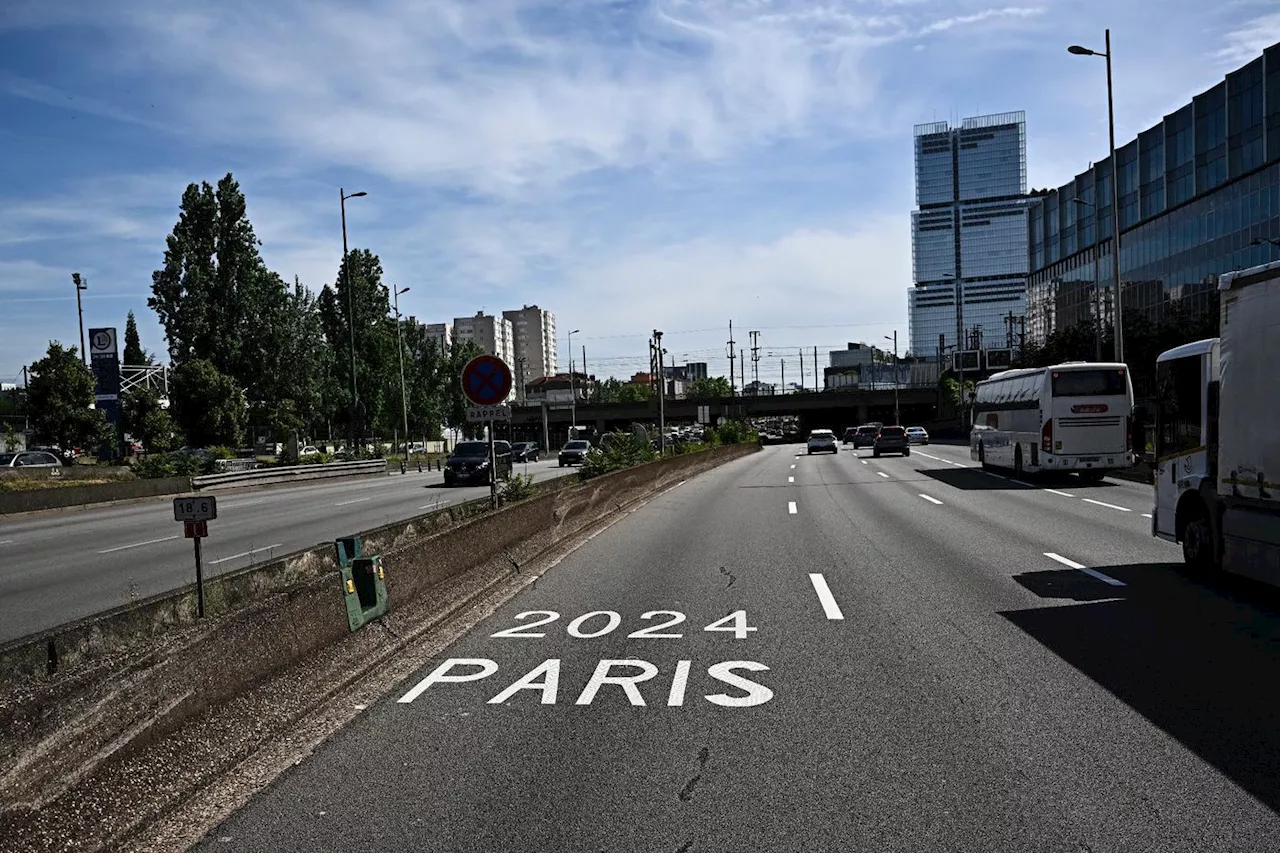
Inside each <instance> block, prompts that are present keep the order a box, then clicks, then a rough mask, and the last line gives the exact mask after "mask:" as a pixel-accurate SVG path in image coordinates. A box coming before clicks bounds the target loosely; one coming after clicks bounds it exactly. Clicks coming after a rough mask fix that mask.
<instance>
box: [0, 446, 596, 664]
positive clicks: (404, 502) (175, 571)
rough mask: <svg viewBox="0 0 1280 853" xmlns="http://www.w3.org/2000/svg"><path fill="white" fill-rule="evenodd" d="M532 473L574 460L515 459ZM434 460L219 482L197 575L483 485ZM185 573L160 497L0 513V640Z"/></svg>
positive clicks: (175, 527)
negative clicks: (427, 466)
mask: <svg viewBox="0 0 1280 853" xmlns="http://www.w3.org/2000/svg"><path fill="white" fill-rule="evenodd" d="M515 468H516V471H517V472H519V473H528V474H533V475H534V477H535V481H537V482H541V481H544V480H548V479H551V478H553V477H557V476H561V475H563V474H567V473H572V472H574V471H576V470H577V469H575V468H559V467H558V466H557V464H556V462H555V460H554V459H553V460H551V461H550V462H548V461H546V460H543V461H541V462H536V463H517V464H516V466H515ZM442 482H443V475H442V474H441V473H440V472H439V471H431V472H423V473H421V474H419V473H417V472H416V471H413V472H411V473H409V474H404V475H401V474H390V475H388V476H386V477H360V478H340V479H334V480H322V481H317V482H315V483H313V484H309V485H303V484H298V485H290V486H273V487H265V488H259V489H247V490H236V491H221V492H216V493H215V494H216V495H217V497H218V518H217V519H216V520H214V521H211V522H209V538H207V539H206V540H205V541H204V544H203V549H204V571H205V577H206V578H208V577H216V576H218V575H219V574H223V573H225V572H228V571H231V570H233V569H239V568H243V567H245V566H249V565H252V564H254V563H261V562H263V561H266V560H270V559H272V558H273V557H277V556H280V555H282V554H288V553H290V552H293V551H297V550H300V549H303V548H309V547H311V546H313V545H316V544H319V543H321V542H325V541H332V540H334V539H336V538H338V537H341V536H347V535H350V534H352V533H359V532H360V531H362V530H369V529H372V528H374V527H378V526H381V525H383V524H389V523H392V522H396V521H403V520H406V519H409V518H412V517H414V516H418V515H422V514H424V513H426V512H428V511H430V510H432V509H435V508H438V507H441V506H445V505H447V504H451V503H460V502H462V501H466V500H471V499H473V498H479V497H484V496H486V495H488V494H489V488H488V486H467V487H460V488H450V489H445V488H443V487H442ZM194 580H195V558H194V555H193V547H192V543H191V541H190V540H188V539H184V538H183V533H182V525H181V524H179V523H178V522H175V521H174V520H173V500H172V498H171V497H165V498H157V499H155V500H148V501H146V502H143V503H136V504H127V505H118V506H102V507H87V508H84V509H76V510H68V511H65V512H50V513H38V514H33V515H28V516H24V517H8V518H6V517H0V642H5V641H7V640H12V639H14V638H17V637H23V636H26V635H28V634H32V633H35V632H37V631H41V630H44V629H46V628H52V627H54V626H57V625H61V624H63V623H65V622H69V621H71V620H73V619H79V618H81V617H84V616H89V615H91V614H93V613H98V612H101V611H103V610H107V609H110V608H112V607H116V606H119V605H121V604H126V603H128V602H129V601H131V600H134V599H138V598H145V597H146V596H149V595H154V594H156V593H160V592H165V591H167V590H171V589H176V588H178V587H180V586H182V585H184V584H188V583H191V582H193V581H194Z"/></svg>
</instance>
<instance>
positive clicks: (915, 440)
mask: <svg viewBox="0 0 1280 853" xmlns="http://www.w3.org/2000/svg"><path fill="white" fill-rule="evenodd" d="M928 443H929V433H928V431H927V430H926V429H925V428H924V427H918V426H916V427H907V444H928Z"/></svg>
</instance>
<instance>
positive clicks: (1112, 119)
mask: <svg viewBox="0 0 1280 853" xmlns="http://www.w3.org/2000/svg"><path fill="white" fill-rule="evenodd" d="M1105 37H1106V46H1107V49H1106V50H1105V51H1103V52H1102V53H1099V52H1098V51H1096V50H1090V49H1089V48H1087V47H1081V46H1080V45H1078V44H1073V45H1071V46H1070V47H1068V48H1067V52H1068V53H1072V54H1075V55H1076V56H1101V57H1103V58H1104V59H1106V60H1107V130H1108V132H1109V134H1110V137H1111V271H1112V275H1113V276H1114V278H1115V294H1116V301H1115V306H1114V309H1113V310H1114V311H1115V314H1114V316H1113V317H1112V320H1111V323H1112V329H1113V334H1114V335H1115V339H1116V361H1118V362H1121V363H1123V362H1124V299H1123V298H1122V295H1121V291H1120V169H1119V168H1118V167H1117V164H1116V111H1115V104H1114V99H1113V97H1112V89H1111V30H1109V29H1108V30H1106V31H1105Z"/></svg>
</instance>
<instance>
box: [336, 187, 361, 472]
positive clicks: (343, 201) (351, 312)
mask: <svg viewBox="0 0 1280 853" xmlns="http://www.w3.org/2000/svg"><path fill="white" fill-rule="evenodd" d="M362 195H364V193H363V192H359V193H352V194H351V195H347V194H346V191H345V190H344V189H343V188H342V187H338V199H339V201H338V207H339V208H340V209H341V211H342V284H343V287H345V288H346V289H347V334H348V335H350V337H351V402H350V406H349V408H348V411H347V421H348V424H347V442H348V443H347V452H348V453H355V449H356V321H355V309H354V307H353V306H354V304H355V303H354V301H353V299H352V296H351V269H350V264H349V263H348V261H349V260H350V257H349V252H348V250H347V199H348V198H355V197H356V196H362Z"/></svg>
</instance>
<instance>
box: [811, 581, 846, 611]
mask: <svg viewBox="0 0 1280 853" xmlns="http://www.w3.org/2000/svg"><path fill="white" fill-rule="evenodd" d="M809 582H810V583H811V584H813V591H814V592H816V593H817V594H818V601H820V602H822V612H823V613H825V614H826V615H827V618H828V619H833V620H834V619H843V618H844V614H843V613H841V612H840V605H839V604H836V597H835V596H834V595H832V594H831V587H829V586H827V579H826V578H824V577H823V576H822V575H820V574H818V573H816V572H810V573H809Z"/></svg>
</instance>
